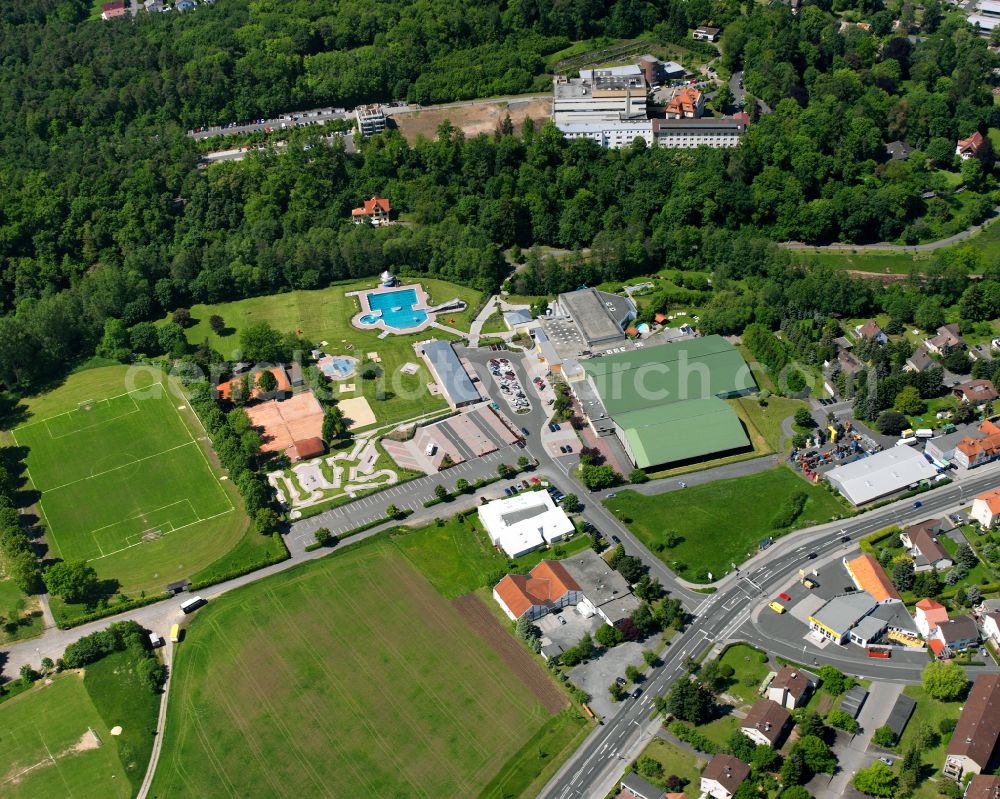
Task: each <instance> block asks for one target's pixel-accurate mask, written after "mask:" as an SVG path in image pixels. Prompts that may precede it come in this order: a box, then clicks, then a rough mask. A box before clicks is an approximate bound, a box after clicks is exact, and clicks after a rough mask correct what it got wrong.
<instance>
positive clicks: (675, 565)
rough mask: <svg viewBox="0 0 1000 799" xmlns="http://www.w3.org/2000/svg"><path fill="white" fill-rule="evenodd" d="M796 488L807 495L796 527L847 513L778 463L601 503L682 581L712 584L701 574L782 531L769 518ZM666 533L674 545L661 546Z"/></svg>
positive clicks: (718, 572)
mask: <svg viewBox="0 0 1000 799" xmlns="http://www.w3.org/2000/svg"><path fill="white" fill-rule="evenodd" d="M798 492H803V493H805V494H806V496H807V497H808V499H807V500H806V503H805V507H804V508H803V509H802V513H801V514H800V515H799V517H798V519H797V520H796V522H795V524H794V525H793V527H794V528H799V527H807V526H809V525H810V524H818V523H820V522H825V521H829V520H830V518H831V517H833V516H835V515H839V514H844V513H846V512H847V508H846V506H845V505H844V504H842V502H841V501H840V499H839V498H838V497H836V496H834V495H833V494H831V493H830V492H829V491H827V490H826V489H825V488H823V487H822V486H818V485H815V484H813V483H809V482H807V481H806V480H804V479H802V478H801V477H799V476H798V475H796V474H795V473H794V472H792V470H791V469H788V468H786V467H784V466H779V467H777V468H776V469H771V470H769V471H766V472H760V473H758V474H753V475H748V476H747V477H736V478H733V479H730V480H716V481H714V482H712V483H706V484H704V485H699V486H691V487H690V488H685V489H682V490H677V491H670V492H668V493H666V494H656V495H654V496H646V495H645V494H640V493H638V492H637V491H632V490H629V489H626V490H624V491H619V492H618V495H617V496H616V497H615V498H614V499H609V500H605V503H604V504H605V506H606V507H607V508H608V510H610V511H611V512H612V513H614V514H615V516H617V517H618V518H620V519H623V521H624V522H625V524H627V525H628V528H629V529H630V530H631V531H632V532H633V533H635V535H636V536H637V537H638V538H639V539H641V540H642V542H643V543H644V544H645V545H646V546H648V547H650V549H652V551H653V552H654V553H656V554H657V557H659V558H660V559H661V560H662V561H663V562H664V563H666V565H667V566H669V567H670V568H672V569H673V570H674V571H676V572H678V573H679V574H681V575H682V576H683V577H685V578H686V579H688V580H692V581H697V582H710V581H709V580H708V579H707V577H706V576H704V574H703V572H711V573H712V575H713V579H716V580H717V579H719V578H720V577H722V576H723V575H724V574H726V573H727V572H728V571H729V569H730V564H732V563H736V564H737V565H738V564H740V563H742V562H743V561H744V560H746V559H747V558H748V557H749V556H751V555H753V554H754V553H755V552H756V551H757V545H758V543H759V542H760V540H761V539H762V538H766V537H768V536H774V535H780V533H779V532H775V529H774V526H773V524H772V519H774V517H775V514H777V513H778V511H779V509H781V507H782V504H783V503H784V502H785V500H787V499H788V498H789V497H791V496H792V495H794V494H796V493H798ZM668 533H673V534H676V536H677V537H678V538H677V541H678V542H677V544H676V545H675V546H673V547H671V548H663V546H662V545H663V543H664V542H665V541H666V536H667V534H668Z"/></svg>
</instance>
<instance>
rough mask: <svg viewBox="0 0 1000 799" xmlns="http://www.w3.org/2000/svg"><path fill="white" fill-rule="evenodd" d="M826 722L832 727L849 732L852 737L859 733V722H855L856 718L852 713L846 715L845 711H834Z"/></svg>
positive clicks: (827, 717) (828, 715) (829, 714)
mask: <svg viewBox="0 0 1000 799" xmlns="http://www.w3.org/2000/svg"><path fill="white" fill-rule="evenodd" d="M826 722H827V724H829V725H830V726H831V727H836V728H837V729H838V730H843V731H844V732H849V733H850V734H851V735H853V734H854V733H856V732H857V731H858V722H857V721H855V720H854V717H853V716H851V714H850V713H845V712H844V711H843V710H834V711H831V712H830V713H828V714H827V716H826Z"/></svg>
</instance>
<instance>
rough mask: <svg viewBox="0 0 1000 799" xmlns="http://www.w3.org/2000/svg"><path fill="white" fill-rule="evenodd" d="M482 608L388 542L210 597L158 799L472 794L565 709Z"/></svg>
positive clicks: (180, 693)
mask: <svg viewBox="0 0 1000 799" xmlns="http://www.w3.org/2000/svg"><path fill="white" fill-rule="evenodd" d="M473 599H474V598H473ZM482 610H483V612H485V616H484V617H481V618H478V620H470V619H469V618H468V615H467V614H464V613H461V612H459V609H458V605H457V603H452V602H449V601H448V600H446V599H444V598H443V597H442V596H441V595H440V594H438V593H437V592H436V591H435V590H434V588H433V587H432V586H431V585H430V584H429V583H428V582H427V581H426V580H425V579H423V577H422V576H421V575H420V574H419V573H418V572H416V571H415V570H414V569H413V567H412V566H410V564H409V563H408V561H407V560H406V558H405V557H403V555H402V554H400V553H399V552H398V551H397V550H396V549H395V548H394V547H393V546H392V545H391V544H389V543H388V542H382V541H378V540H371V541H368V542H364V543H362V544H359V545H357V546H355V547H352V548H350V549H347V550H345V551H343V552H341V553H338V554H336V555H333V556H331V557H327V558H324V559H322V560H319V561H315V562H313V563H310V564H307V565H305V566H302V567H298V568H296V569H293V570H291V571H289V572H285V573H282V574H279V575H275V576H274V577H272V578H270V579H268V580H267V581H265V582H262V583H256V584H253V585H250V586H247V587H245V588H242V589H239V590H237V591H233V592H231V593H228V594H226V595H225V596H223V597H221V598H220V599H217V600H215V601H213V602H212V603H210V604H209V606H208V607H206V608H205V609H204V610H201V611H199V612H198V615H196V616H195V617H194V618H193V619H192V622H191V624H190V627H189V629H188V630H187V635H186V638H185V640H184V641H183V642H182V643H181V644H180V646H179V650H178V653H177V656H176V658H175V661H174V682H173V686H172V688H171V699H170V704H169V711H168V718H167V726H166V732H165V736H164V741H163V750H162V754H161V756H160V760H159V764H158V768H157V774H156V778H155V781H154V784H153V787H152V790H151V792H150V795H151V796H159V797H171V799H175V798H177V799H179V798H180V797H206V796H251V795H256V796H262V795H267V796H272V797H294V798H295V799H298V797H304V796H321V795H322V796H386V797H388V796H399V797H403V796H405V797H437V796H463V797H471V796H477V795H478V794H479V793H480V791H481V790H482V788H483V786H485V785H488V784H489V783H490V781H491V779H492V778H493V777H494V776H495V775H497V774H498V773H499V772H500V771H501V770H503V769H505V768H508V765H507V764H508V763H509V761H510V760H511V758H513V757H514V756H515V755H517V754H518V753H519V752H520V750H521V749H522V747H523V746H524V745H525V744H527V743H528V742H529V740H530V739H531V738H532V736H534V735H535V734H536V733H538V732H539V731H540V730H542V729H543V728H544V727H545V726H546V725H548V724H550V723H553V721H554V720H556V719H559V718H561V714H559V710H560V708H561V707H563V706H564V705H565V703H566V700H565V698H564V696H563V694H562V693H561V691H560V690H559V689H558V688H557V687H556V686H555V684H554V683H553V681H552V680H551V678H550V677H549V676H548V674H547V673H546V672H545V670H544V669H542V668H541V667H540V666H539V665H538V664H537V662H535V661H534V660H533V659H532V658H531V656H530V655H529V654H528V653H527V651H526V650H525V649H524V648H523V647H521V646H520V645H518V644H517V642H516V641H515V640H514V639H513V638H512V636H511V635H510V634H509V632H507V631H506V630H505V629H504V628H503V627H501V626H499V625H498V624H495V623H494V626H495V629H496V630H499V631H500V633H502V636H503V639H504V641H506V642H507V643H508V644H510V643H513V644H515V646H514V648H513V651H512V652H511V651H510V650H507V651H505V650H504V646H503V642H502V641H499V640H491V639H489V638H488V637H487V636H484V635H483V634H482V632H480V631H477V630H480V628H481V627H482V626H483V625H484V624H486V622H487V621H492V617H491V615H490V613H489V611H488V610H487V609H486V608H485V607H483V609H482ZM487 626H488V625H487Z"/></svg>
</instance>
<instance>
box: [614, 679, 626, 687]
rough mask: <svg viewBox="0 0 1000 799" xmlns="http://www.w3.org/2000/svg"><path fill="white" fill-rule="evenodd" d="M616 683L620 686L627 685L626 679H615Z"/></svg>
mask: <svg viewBox="0 0 1000 799" xmlns="http://www.w3.org/2000/svg"><path fill="white" fill-rule="evenodd" d="M615 682H616V683H618V684H619V685H625V678H624V677H615Z"/></svg>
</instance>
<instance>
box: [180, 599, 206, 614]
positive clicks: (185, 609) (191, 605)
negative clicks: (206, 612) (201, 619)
mask: <svg viewBox="0 0 1000 799" xmlns="http://www.w3.org/2000/svg"><path fill="white" fill-rule="evenodd" d="M206 604H208V600H207V599H204V598H202V597H200V596H193V597H191V598H190V599H189V600H187V601H186V602H181V612H182V613H191V612H193V611H196V610H197V609H198V608H200V607H201V606H202V605H206Z"/></svg>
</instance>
